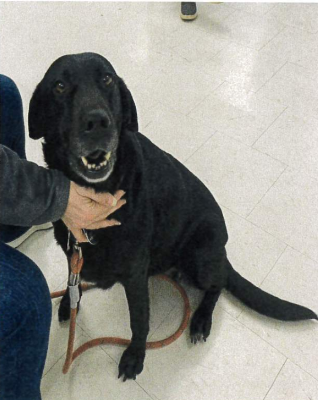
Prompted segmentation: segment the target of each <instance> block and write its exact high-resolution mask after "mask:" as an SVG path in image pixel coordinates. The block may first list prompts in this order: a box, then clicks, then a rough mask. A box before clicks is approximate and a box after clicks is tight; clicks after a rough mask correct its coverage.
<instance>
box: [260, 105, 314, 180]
mask: <svg viewBox="0 0 318 400" xmlns="http://www.w3.org/2000/svg"><path fill="white" fill-rule="evenodd" d="M253 147H254V148H255V149H258V150H259V151H261V152H262V153H265V154H268V155H270V156H272V157H274V158H275V159H276V160H279V161H281V162H283V163H284V164H287V165H289V166H290V167H292V168H297V169H299V170H301V171H303V172H305V173H307V174H309V175H311V176H312V177H317V176H318V159H317V154H318V120H317V119H315V118H312V117H302V118H301V117H298V116H296V115H294V114H293V113H292V112H291V111H290V110H289V109H287V110H286V111H285V112H284V113H283V114H282V115H281V116H280V117H279V118H278V119H277V120H276V121H275V122H274V123H273V125H272V126H270V127H269V129H268V130H267V131H266V132H265V133H264V134H263V135H262V136H261V137H260V138H259V140H257V142H256V143H255V144H254V146H253Z"/></svg>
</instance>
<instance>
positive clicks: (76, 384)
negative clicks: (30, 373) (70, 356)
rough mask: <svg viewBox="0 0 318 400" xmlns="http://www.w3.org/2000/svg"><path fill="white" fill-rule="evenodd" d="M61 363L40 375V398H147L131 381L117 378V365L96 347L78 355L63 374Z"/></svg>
mask: <svg viewBox="0 0 318 400" xmlns="http://www.w3.org/2000/svg"><path fill="white" fill-rule="evenodd" d="M83 338H84V336H83ZM86 339H89V338H88V337H87V336H86ZM63 364H64V359H60V360H59V361H58V362H57V363H56V364H55V365H54V367H53V368H52V369H51V370H50V371H49V373H48V374H47V375H46V376H45V377H44V378H43V380H42V386H41V392H42V397H43V400H51V399H52V400H53V399H54V400H55V399H61V400H66V399H67V400H87V399H91V400H101V399H103V398H107V399H122V400H126V399H127V400H128V399H129V400H151V397H150V396H149V395H148V394H147V393H146V392H145V391H144V390H143V389H142V388H141V387H140V386H139V385H138V383H136V382H135V381H133V380H132V381H127V382H125V383H123V382H122V380H119V379H118V378H117V376H118V366H117V364H116V363H115V362H114V361H112V359H111V358H110V357H109V356H107V354H105V352H104V351H102V350H101V349H100V348H99V347H94V348H92V349H90V350H88V351H86V352H85V353H83V354H82V355H81V356H79V357H78V358H77V359H76V360H75V361H74V362H73V364H72V365H71V367H70V370H69V372H68V373H67V374H66V375H64V374H63V373H62V368H63Z"/></svg>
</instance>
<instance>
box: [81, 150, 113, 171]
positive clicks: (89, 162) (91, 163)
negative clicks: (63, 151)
mask: <svg viewBox="0 0 318 400" xmlns="http://www.w3.org/2000/svg"><path fill="white" fill-rule="evenodd" d="M111 155H112V153H111V151H109V152H107V153H106V151H103V150H96V151H94V152H93V153H90V154H89V155H87V156H86V157H84V156H82V157H81V160H82V163H83V165H84V167H85V168H86V170H87V171H88V172H92V173H94V172H98V171H103V170H106V169H107V164H109V160H110V158H111Z"/></svg>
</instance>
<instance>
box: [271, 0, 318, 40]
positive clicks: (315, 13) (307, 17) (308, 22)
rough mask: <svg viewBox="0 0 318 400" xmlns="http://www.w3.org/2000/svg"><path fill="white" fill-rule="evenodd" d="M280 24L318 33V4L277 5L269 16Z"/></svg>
mask: <svg viewBox="0 0 318 400" xmlns="http://www.w3.org/2000/svg"><path fill="white" fill-rule="evenodd" d="M267 15H268V16H269V17H273V18H276V19H277V20H279V21H280V22H282V23H284V24H286V25H290V26H293V27H296V28H300V29H303V30H305V31H308V32H311V33H317V32H318V27H317V18H318V5H317V4H300V3H299V4H276V5H275V7H273V8H272V9H271V10H270V11H269V12H268V14H267Z"/></svg>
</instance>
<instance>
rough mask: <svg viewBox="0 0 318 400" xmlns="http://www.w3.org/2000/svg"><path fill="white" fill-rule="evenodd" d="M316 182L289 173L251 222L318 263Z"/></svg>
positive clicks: (257, 209)
mask: <svg viewBox="0 0 318 400" xmlns="http://www.w3.org/2000/svg"><path fill="white" fill-rule="evenodd" d="M317 198H318V185H317V180H316V179H314V178H311V177H310V176H308V175H305V174H303V173H301V172H298V171H296V170H293V169H290V168H289V169H287V170H286V171H285V172H284V173H283V174H282V176H281V177H280V178H279V179H278V181H277V182H276V183H275V184H274V185H273V186H272V187H271V188H270V190H269V191H268V192H267V193H266V195H265V196H264V197H263V198H262V200H261V201H260V202H259V204H257V206H256V207H255V209H254V210H253V212H252V213H251V215H250V216H249V217H248V220H250V221H251V222H253V223H254V224H256V225H258V226H260V227H262V228H263V229H264V230H265V231H266V232H269V233H271V234H272V235H274V236H275V237H278V238H280V239H281V240H283V241H284V242H285V243H287V244H289V245H290V246H291V247H293V248H295V249H296V250H298V251H300V252H302V253H304V254H307V255H308V256H309V257H311V258H312V259H313V260H316V261H318V250H317V237H318V228H317V227H318V224H317V215H318V214H317V211H318V210H317V204H318V203H317V201H316V199H317Z"/></svg>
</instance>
